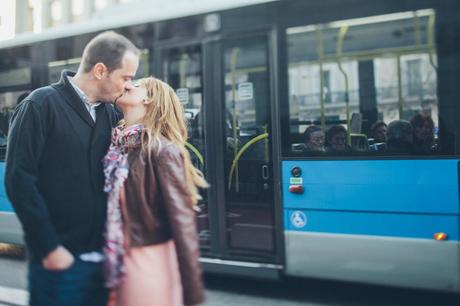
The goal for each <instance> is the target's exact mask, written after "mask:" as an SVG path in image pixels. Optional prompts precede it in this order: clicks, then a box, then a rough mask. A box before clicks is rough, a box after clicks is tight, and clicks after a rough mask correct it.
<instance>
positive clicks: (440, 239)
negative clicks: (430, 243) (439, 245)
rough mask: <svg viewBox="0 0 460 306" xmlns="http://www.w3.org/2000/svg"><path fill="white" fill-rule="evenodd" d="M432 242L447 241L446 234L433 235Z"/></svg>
mask: <svg viewBox="0 0 460 306" xmlns="http://www.w3.org/2000/svg"><path fill="white" fill-rule="evenodd" d="M433 238H434V240H437V241H442V240H447V234H446V233H435V234H434V235H433Z"/></svg>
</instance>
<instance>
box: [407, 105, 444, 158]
mask: <svg viewBox="0 0 460 306" xmlns="http://www.w3.org/2000/svg"><path fill="white" fill-rule="evenodd" d="M410 123H411V124H412V129H413V146H414V147H413V151H414V153H415V154H431V153H435V152H436V151H438V145H437V144H436V142H435V138H434V122H433V119H431V117H430V116H428V115H423V114H420V113H419V114H416V115H415V116H414V117H412V119H411V120H410Z"/></svg>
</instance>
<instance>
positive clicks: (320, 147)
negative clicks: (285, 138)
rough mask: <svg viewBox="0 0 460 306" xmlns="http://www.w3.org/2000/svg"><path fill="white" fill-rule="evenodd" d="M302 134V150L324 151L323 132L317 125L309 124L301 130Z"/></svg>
mask: <svg viewBox="0 0 460 306" xmlns="http://www.w3.org/2000/svg"><path fill="white" fill-rule="evenodd" d="M303 134H304V139H305V142H304V145H305V147H304V150H305V151H306V152H317V153H322V152H325V148H324V132H323V131H322V130H321V128H320V127H319V126H316V125H310V126H309V127H307V128H306V129H305V131H304V132H303Z"/></svg>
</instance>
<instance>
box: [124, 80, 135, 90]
mask: <svg viewBox="0 0 460 306" xmlns="http://www.w3.org/2000/svg"><path fill="white" fill-rule="evenodd" d="M133 88H134V85H133V83H132V82H131V81H129V82H126V84H125V91H129V90H131V89H133Z"/></svg>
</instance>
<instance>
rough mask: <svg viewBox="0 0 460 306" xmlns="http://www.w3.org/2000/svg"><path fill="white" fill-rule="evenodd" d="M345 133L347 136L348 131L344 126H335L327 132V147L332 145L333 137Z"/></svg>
mask: <svg viewBox="0 0 460 306" xmlns="http://www.w3.org/2000/svg"><path fill="white" fill-rule="evenodd" d="M339 133H344V134H345V135H347V129H346V128H345V127H343V125H334V126H332V127H331V128H330V129H329V130H327V131H326V145H330V144H331V140H332V137H334V135H336V134H339Z"/></svg>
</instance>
